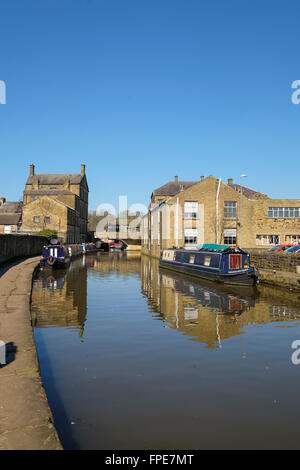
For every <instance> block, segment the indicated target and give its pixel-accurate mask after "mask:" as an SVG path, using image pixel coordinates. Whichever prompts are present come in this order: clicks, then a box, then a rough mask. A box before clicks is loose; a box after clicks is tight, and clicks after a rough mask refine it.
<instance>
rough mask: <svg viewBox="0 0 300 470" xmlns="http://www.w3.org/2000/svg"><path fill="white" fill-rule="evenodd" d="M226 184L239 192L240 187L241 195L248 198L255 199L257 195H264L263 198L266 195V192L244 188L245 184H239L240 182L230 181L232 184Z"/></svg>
mask: <svg viewBox="0 0 300 470" xmlns="http://www.w3.org/2000/svg"><path fill="white" fill-rule="evenodd" d="M228 186H229V187H230V188H232V189H234V190H235V191H238V192H240V188H242V191H243V195H244V196H245V197H247V198H248V199H252V198H254V199H255V198H257V197H265V198H266V197H268V196H267V195H266V194H262V193H260V192H258V191H254V189H250V188H246V186H241V185H240V184H233V183H232V184H228Z"/></svg>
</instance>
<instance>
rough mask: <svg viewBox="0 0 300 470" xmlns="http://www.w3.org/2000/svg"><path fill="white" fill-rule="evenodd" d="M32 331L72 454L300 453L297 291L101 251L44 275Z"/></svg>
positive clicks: (299, 307)
mask: <svg viewBox="0 0 300 470" xmlns="http://www.w3.org/2000/svg"><path fill="white" fill-rule="evenodd" d="M32 322H33V326H34V335H35V340H36V344H37V350H38V356H39V361H40V368H41V375H42V379H43V383H44V385H45V389H46V392H47V396H48V399H49V403H50V406H51V409H52V412H53V415H54V419H55V425H56V428H57V431H58V434H59V436H60V439H61V442H62V444H63V446H64V448H65V449H107V450H108V449H155V450H156V449H276V448H278V449H299V448H300V440H299V435H300V380H299V379H300V365H296V364H294V362H297V361H295V360H294V361H293V360H292V359H293V358H292V355H293V353H294V359H297V357H300V354H299V356H297V351H296V350H295V349H292V343H293V342H294V341H295V340H300V301H299V295H298V294H293V293H289V292H288V291H286V292H284V291H283V292H281V291H279V290H278V289H267V288H263V287H260V286H259V287H258V289H253V288H237V287H235V288H230V287H227V288H224V287H223V288H222V287H218V286H217V285H215V284H210V283H205V282H199V281H196V280H194V279H190V278H188V277H184V276H182V275H176V274H173V273H172V272H169V271H166V270H162V269H159V267H158V263H157V261H156V260H151V259H150V258H148V257H140V256H139V255H138V254H134V253H130V252H129V253H118V252H115V253H98V254H96V255H92V256H87V257H86V258H82V259H78V260H76V261H75V262H73V263H72V264H71V266H70V268H69V269H68V270H67V271H59V270H57V271H42V272H40V273H39V274H38V275H37V278H36V279H35V280H34V285H33V294H32ZM298 348H299V347H298Z"/></svg>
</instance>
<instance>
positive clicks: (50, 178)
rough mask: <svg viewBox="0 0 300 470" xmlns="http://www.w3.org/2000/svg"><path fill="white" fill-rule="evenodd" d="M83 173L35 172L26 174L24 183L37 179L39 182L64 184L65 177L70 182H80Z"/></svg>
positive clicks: (31, 182) (30, 182)
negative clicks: (30, 174)
mask: <svg viewBox="0 0 300 470" xmlns="http://www.w3.org/2000/svg"><path fill="white" fill-rule="evenodd" d="M84 176H85V175H82V174H80V173H76V174H46V173H45V174H42V173H40V174H35V175H34V176H28V178H27V181H26V184H33V182H34V181H36V180H37V179H38V180H39V184H64V183H65V181H66V179H68V180H70V183H71V184H80V183H81V180H82V179H83V178H84Z"/></svg>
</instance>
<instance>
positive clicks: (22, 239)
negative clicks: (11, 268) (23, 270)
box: [0, 234, 48, 263]
mask: <svg viewBox="0 0 300 470" xmlns="http://www.w3.org/2000/svg"><path fill="white" fill-rule="evenodd" d="M47 244H48V240H47V238H45V237H39V236H37V235H13V234H12V235H0V263H3V262H5V261H8V260H10V259H12V258H16V257H23V256H24V257H25V256H35V255H40V254H42V249H43V246H44V245H47Z"/></svg>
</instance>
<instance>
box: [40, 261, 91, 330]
mask: <svg viewBox="0 0 300 470" xmlns="http://www.w3.org/2000/svg"><path fill="white" fill-rule="evenodd" d="M86 314H87V267H86V261H85V260H84V258H83V257H82V258H80V259H78V260H76V261H74V262H72V263H71V265H70V267H69V269H68V270H60V269H57V270H55V269H53V270H51V269H46V270H44V271H41V272H40V273H39V274H38V276H37V278H36V279H35V280H34V284H33V291H32V306H31V316H32V325H33V326H34V327H36V328H48V327H68V328H71V329H73V330H74V331H78V334H79V336H80V337H81V336H82V335H83V332H84V324H85V320H86Z"/></svg>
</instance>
